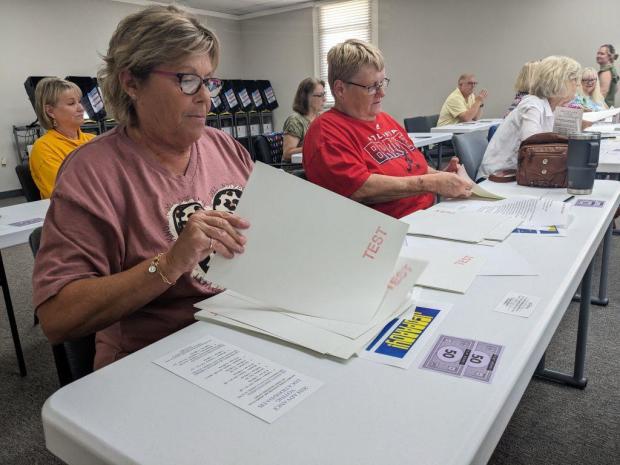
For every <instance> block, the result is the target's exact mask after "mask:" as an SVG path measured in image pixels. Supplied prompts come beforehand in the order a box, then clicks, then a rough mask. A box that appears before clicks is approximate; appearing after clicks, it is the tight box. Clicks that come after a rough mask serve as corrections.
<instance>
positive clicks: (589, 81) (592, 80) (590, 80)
mask: <svg viewBox="0 0 620 465" xmlns="http://www.w3.org/2000/svg"><path fill="white" fill-rule="evenodd" d="M581 82H585V83H586V84H592V83H594V82H596V78H592V79H582V80H581Z"/></svg>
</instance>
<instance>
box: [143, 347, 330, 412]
mask: <svg viewBox="0 0 620 465" xmlns="http://www.w3.org/2000/svg"><path fill="white" fill-rule="evenodd" d="M153 363H155V364H157V365H159V366H160V367H162V368H165V369H166V370H168V371H170V372H172V373H174V374H175V375H177V376H180V377H181V378H183V379H186V380H187V381H189V382H191V383H193V384H195V385H196V386H199V387H201V388H202V389H204V390H206V391H209V392H210V393H212V394H215V395H216V396H218V397H220V398H222V399H224V400H225V401H227V402H230V403H231V404H233V405H236V406H237V407H239V408H241V409H243V410H245V411H246V412H249V413H251V414H252V415H254V416H256V417H258V418H260V419H261V420H264V421H266V422H267V423H272V422H273V421H275V420H276V419H278V418H279V417H281V416H282V415H283V414H285V413H286V412H288V411H289V410H291V409H292V408H293V407H295V406H296V405H298V404H299V403H300V402H302V401H304V400H305V399H306V398H307V397H308V396H309V395H311V394H312V393H314V392H315V391H316V390H317V389H319V388H320V387H321V386H322V385H323V383H322V382H321V381H318V380H316V379H314V378H311V377H309V376H306V375H303V374H301V373H298V372H296V371H293V370H291V369H289V368H286V367H284V366H282V365H279V364H277V363H275V362H272V361H270V360H267V359H266V358H263V357H260V356H258V355H255V354H252V353H250V352H247V351H245V350H243V349H241V348H239V347H237V346H234V345H232V344H229V343H227V342H224V341H222V340H220V339H217V338H216V337H214V336H205V337H203V338H201V339H199V340H197V341H194V342H193V343H191V344H189V345H188V346H186V347H182V348H180V349H177V350H175V351H173V352H170V353H169V354H167V355H165V356H163V357H161V358H159V359H157V360H155V361H154V362H153Z"/></svg>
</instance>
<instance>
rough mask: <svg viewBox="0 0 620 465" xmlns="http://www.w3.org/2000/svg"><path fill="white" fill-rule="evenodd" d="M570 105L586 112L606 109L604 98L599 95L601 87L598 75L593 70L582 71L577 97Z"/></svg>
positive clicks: (585, 69)
mask: <svg viewBox="0 0 620 465" xmlns="http://www.w3.org/2000/svg"><path fill="white" fill-rule="evenodd" d="M571 104H575V105H578V106H579V107H581V108H583V109H584V110H586V111H601V110H606V109H607V104H606V103H605V97H603V94H602V93H601V86H600V84H599V82H598V73H597V72H596V70H595V69H594V68H584V69H583V73H582V75H581V85H580V86H578V87H577V95H575V98H574V99H573V101H572V102H571Z"/></svg>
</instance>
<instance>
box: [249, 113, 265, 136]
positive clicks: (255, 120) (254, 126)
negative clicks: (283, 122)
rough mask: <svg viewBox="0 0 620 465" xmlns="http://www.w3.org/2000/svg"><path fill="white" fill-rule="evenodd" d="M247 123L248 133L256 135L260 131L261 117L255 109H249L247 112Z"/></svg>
mask: <svg viewBox="0 0 620 465" xmlns="http://www.w3.org/2000/svg"><path fill="white" fill-rule="evenodd" d="M248 124H249V126H250V135H251V136H258V135H259V134H262V133H261V126H262V125H261V119H260V115H259V114H258V112H256V111H250V112H249V113H248Z"/></svg>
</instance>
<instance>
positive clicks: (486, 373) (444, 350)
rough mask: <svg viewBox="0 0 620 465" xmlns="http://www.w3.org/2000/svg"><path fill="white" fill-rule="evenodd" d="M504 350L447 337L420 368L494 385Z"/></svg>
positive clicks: (436, 343)
mask: <svg viewBox="0 0 620 465" xmlns="http://www.w3.org/2000/svg"><path fill="white" fill-rule="evenodd" d="M503 349H504V346H501V345H498V344H492V343H489V342H482V341H475V340H473V339H465V338H460V337H454V336H446V335H444V334H442V335H440V336H439V337H438V338H437V341H436V342H435V344H434V345H433V348H432V349H431V350H430V352H429V353H428V355H427V356H426V359H425V360H424V363H422V365H421V366H420V368H424V369H427V370H432V371H437V372H439V373H444V374H447V375H452V376H457V377H463V378H471V379H475V380H476V381H482V382H484V383H489V384H490V383H491V381H492V379H493V375H494V374H495V372H496V371H497V364H498V362H499V359H500V356H501V354H502V351H503Z"/></svg>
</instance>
